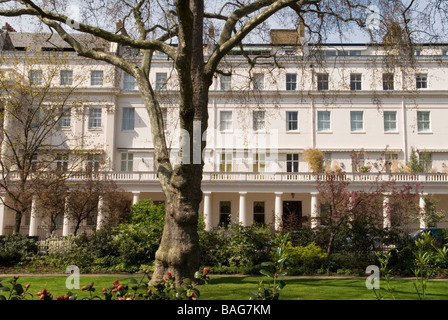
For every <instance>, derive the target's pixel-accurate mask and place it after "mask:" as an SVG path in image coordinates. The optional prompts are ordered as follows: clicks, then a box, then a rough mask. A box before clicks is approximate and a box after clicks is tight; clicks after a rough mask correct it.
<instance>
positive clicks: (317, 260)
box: [288, 242, 327, 273]
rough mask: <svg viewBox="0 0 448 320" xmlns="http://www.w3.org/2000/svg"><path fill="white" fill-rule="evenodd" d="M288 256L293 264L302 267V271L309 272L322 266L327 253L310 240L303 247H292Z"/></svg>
mask: <svg viewBox="0 0 448 320" xmlns="http://www.w3.org/2000/svg"><path fill="white" fill-rule="evenodd" d="M288 257H289V259H290V260H291V261H292V263H293V265H295V266H297V267H302V268H303V271H304V273H309V272H314V271H315V270H316V269H318V268H320V267H321V266H322V264H323V263H324V262H325V259H326V258H327V253H326V252H325V251H324V250H323V249H322V248H320V247H319V246H317V245H316V244H315V243H314V242H312V243H310V244H309V245H307V246H304V247H303V246H297V247H293V248H292V250H291V252H290V254H289V255H288Z"/></svg>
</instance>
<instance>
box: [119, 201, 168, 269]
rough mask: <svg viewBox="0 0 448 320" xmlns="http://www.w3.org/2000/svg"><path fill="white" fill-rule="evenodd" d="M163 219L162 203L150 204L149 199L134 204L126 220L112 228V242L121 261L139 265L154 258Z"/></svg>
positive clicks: (160, 235) (163, 208)
mask: <svg viewBox="0 0 448 320" xmlns="http://www.w3.org/2000/svg"><path fill="white" fill-rule="evenodd" d="M164 221H165V206H164V204H160V205H157V206H156V205H152V204H151V200H141V201H139V202H138V203H136V204H134V205H133V206H132V207H131V211H130V213H129V219H128V222H126V223H123V224H120V225H119V226H117V227H116V228H115V229H114V231H115V236H114V239H113V242H114V244H115V245H116V250H117V252H118V254H119V256H120V257H121V258H122V261H123V262H124V263H126V264H129V265H140V264H144V263H149V262H150V261H152V260H154V258H155V253H156V251H157V249H158V247H159V243H160V240H161V238H162V232H163V226H164Z"/></svg>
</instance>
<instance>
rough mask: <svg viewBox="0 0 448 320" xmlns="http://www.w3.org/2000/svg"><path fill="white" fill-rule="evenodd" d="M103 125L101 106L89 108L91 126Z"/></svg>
mask: <svg viewBox="0 0 448 320" xmlns="http://www.w3.org/2000/svg"><path fill="white" fill-rule="evenodd" d="M100 127H101V108H90V110H89V128H100Z"/></svg>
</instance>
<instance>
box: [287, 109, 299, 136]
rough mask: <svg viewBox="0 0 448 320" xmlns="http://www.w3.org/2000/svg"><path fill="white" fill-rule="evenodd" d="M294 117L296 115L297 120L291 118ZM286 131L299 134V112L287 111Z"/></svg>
mask: <svg viewBox="0 0 448 320" xmlns="http://www.w3.org/2000/svg"><path fill="white" fill-rule="evenodd" d="M292 115H295V119H294V118H291V116H292ZM285 117H286V131H288V132H291V131H294V132H297V131H299V112H298V111H286V114H285Z"/></svg>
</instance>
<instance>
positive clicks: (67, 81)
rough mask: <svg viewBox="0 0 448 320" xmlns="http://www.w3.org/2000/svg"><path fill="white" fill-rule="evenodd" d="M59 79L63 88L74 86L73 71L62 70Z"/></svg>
mask: <svg viewBox="0 0 448 320" xmlns="http://www.w3.org/2000/svg"><path fill="white" fill-rule="evenodd" d="M59 77H60V84H61V86H71V85H72V84H73V70H61V72H60V76H59Z"/></svg>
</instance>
